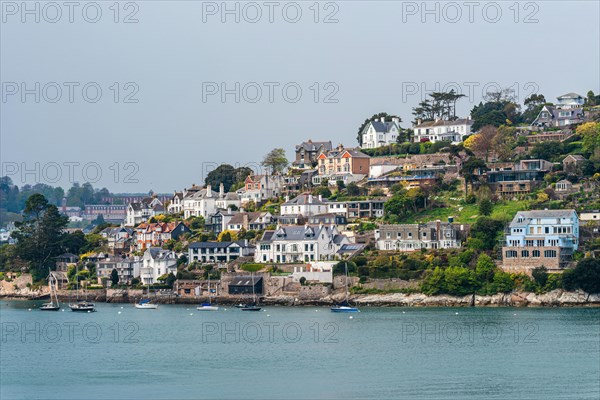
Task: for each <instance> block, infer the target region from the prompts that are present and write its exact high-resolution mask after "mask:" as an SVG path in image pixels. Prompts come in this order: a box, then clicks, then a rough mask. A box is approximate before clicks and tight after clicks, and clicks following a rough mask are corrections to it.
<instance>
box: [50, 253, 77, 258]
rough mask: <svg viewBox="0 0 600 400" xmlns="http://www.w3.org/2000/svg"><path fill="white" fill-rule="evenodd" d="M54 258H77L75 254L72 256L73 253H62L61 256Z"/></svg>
mask: <svg viewBox="0 0 600 400" xmlns="http://www.w3.org/2000/svg"><path fill="white" fill-rule="evenodd" d="M54 258H76V259H78V258H79V256H78V255H77V254H73V253H63V254H61V255H59V256H56V257H54Z"/></svg>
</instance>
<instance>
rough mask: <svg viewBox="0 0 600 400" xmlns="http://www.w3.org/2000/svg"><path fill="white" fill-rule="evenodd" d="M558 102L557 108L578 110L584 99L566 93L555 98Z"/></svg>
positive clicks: (575, 94) (577, 95) (580, 96)
mask: <svg viewBox="0 0 600 400" xmlns="http://www.w3.org/2000/svg"><path fill="white" fill-rule="evenodd" d="M556 99H557V100H558V104H557V106H558V107H560V108H563V109H565V108H579V107H582V106H583V105H584V104H585V98H584V97H583V96H582V95H580V94H577V93H573V92H571V93H567V94H563V95H562V96H558V97H557V98H556Z"/></svg>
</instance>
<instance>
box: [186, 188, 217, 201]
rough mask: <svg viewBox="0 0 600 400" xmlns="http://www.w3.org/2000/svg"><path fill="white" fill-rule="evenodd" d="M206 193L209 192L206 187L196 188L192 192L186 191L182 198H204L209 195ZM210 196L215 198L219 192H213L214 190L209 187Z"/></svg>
mask: <svg viewBox="0 0 600 400" xmlns="http://www.w3.org/2000/svg"><path fill="white" fill-rule="evenodd" d="M208 194H209V191H208V189H207V188H203V189H200V190H196V191H193V192H188V193H187V194H186V195H185V197H184V198H186V199H204V198H207V197H209V196H208ZM210 197H212V198H215V199H216V198H218V197H219V194H218V193H217V192H215V191H214V190H212V189H211V190H210Z"/></svg>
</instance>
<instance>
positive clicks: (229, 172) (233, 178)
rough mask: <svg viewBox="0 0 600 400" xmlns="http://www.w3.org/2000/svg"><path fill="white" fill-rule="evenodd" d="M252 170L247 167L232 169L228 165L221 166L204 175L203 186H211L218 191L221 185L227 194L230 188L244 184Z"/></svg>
mask: <svg viewBox="0 0 600 400" xmlns="http://www.w3.org/2000/svg"><path fill="white" fill-rule="evenodd" d="M250 174H252V169H250V168H248V167H240V168H234V167H233V166H232V165H229V164H221V165H219V166H218V167H217V168H215V169H213V170H212V171H210V172H209V173H208V174H207V175H206V179H205V184H206V185H211V186H212V189H213V190H218V188H219V186H220V185H221V183H222V184H223V189H224V190H225V192H229V190H230V189H231V187H232V186H234V185H235V184H239V183H241V182H244V180H245V179H246V177H248V175H250Z"/></svg>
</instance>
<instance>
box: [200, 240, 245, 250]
mask: <svg viewBox="0 0 600 400" xmlns="http://www.w3.org/2000/svg"><path fill="white" fill-rule="evenodd" d="M232 244H236V245H238V246H240V247H248V248H251V247H253V246H252V245H249V244H248V243H247V242H246V241H244V240H238V241H235V242H193V243H190V245H189V248H190V249H225V248H227V247H229V246H231V245H232Z"/></svg>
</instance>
